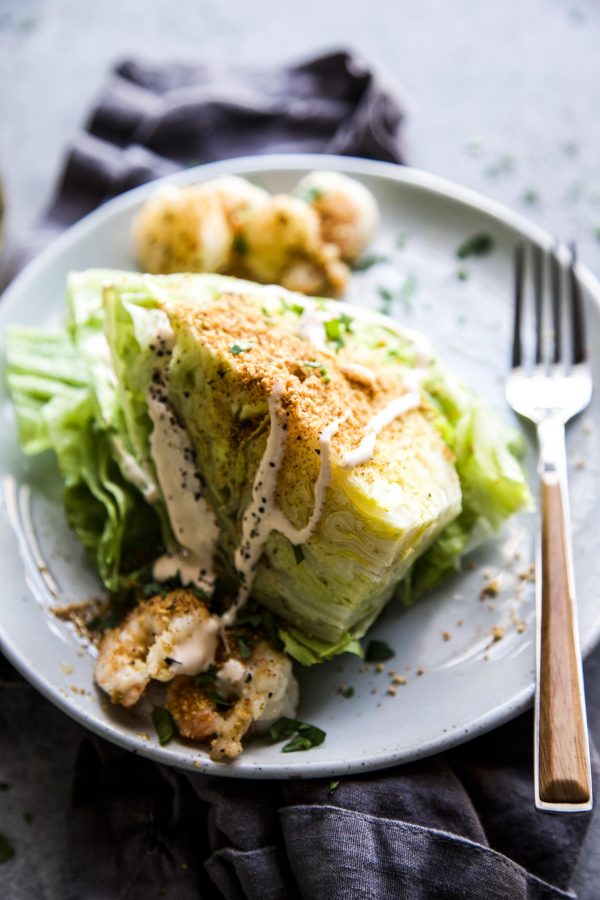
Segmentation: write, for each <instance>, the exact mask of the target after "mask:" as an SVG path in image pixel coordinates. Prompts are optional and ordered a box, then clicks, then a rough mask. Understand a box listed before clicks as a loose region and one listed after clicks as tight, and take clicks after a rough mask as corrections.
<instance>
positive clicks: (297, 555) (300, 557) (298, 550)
mask: <svg viewBox="0 0 600 900" xmlns="http://www.w3.org/2000/svg"><path fill="white" fill-rule="evenodd" d="M292 549H293V551H294V559H295V560H296V565H297V566H299V565H300V563H301V562H304V551H303V550H302V547H301V546H300V544H293V545H292Z"/></svg>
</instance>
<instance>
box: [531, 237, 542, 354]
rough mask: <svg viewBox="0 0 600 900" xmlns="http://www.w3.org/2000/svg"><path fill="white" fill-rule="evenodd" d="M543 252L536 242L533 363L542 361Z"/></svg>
mask: <svg viewBox="0 0 600 900" xmlns="http://www.w3.org/2000/svg"><path fill="white" fill-rule="evenodd" d="M543 290H544V254H543V251H542V248H541V247H538V246H537V244H536V246H535V247H534V248H533V299H534V308H535V364H536V366H539V365H540V363H542V362H543V361H544V307H543Z"/></svg>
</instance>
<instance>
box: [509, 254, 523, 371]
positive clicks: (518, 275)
mask: <svg viewBox="0 0 600 900" xmlns="http://www.w3.org/2000/svg"><path fill="white" fill-rule="evenodd" d="M514 263H515V264H514V273H515V285H514V289H515V309H514V319H513V342H512V367H513V369H516V368H518V366H520V365H521V362H522V347H521V319H522V318H523V284H524V281H525V246H524V244H522V243H521V242H520V241H519V242H518V243H516V244H515V256H514Z"/></svg>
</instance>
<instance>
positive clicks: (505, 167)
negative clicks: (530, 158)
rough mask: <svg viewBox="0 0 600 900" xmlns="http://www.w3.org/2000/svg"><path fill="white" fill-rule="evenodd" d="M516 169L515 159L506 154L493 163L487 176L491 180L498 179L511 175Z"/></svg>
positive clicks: (487, 170) (487, 171) (488, 169)
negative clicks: (501, 176)
mask: <svg viewBox="0 0 600 900" xmlns="http://www.w3.org/2000/svg"><path fill="white" fill-rule="evenodd" d="M514 168H515V160H514V157H512V156H510V154H508V153H505V154H504V155H503V156H501V157H500V158H499V159H498V160H496V162H495V163H492V165H491V166H489V167H488V168H487V169H486V173H485V174H486V175H488V176H489V177H490V178H498V176H499V175H510V173H511V172H512V171H513V170H514Z"/></svg>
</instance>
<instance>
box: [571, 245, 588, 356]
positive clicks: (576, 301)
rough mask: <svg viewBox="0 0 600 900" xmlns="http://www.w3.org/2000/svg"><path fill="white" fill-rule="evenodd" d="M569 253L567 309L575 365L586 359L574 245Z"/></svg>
mask: <svg viewBox="0 0 600 900" xmlns="http://www.w3.org/2000/svg"><path fill="white" fill-rule="evenodd" d="M569 250H570V253H571V261H570V263H569V307H570V314H571V333H572V343H573V362H574V363H575V364H577V363H582V362H585V360H586V359H587V348H586V344H585V319H584V313H583V303H582V300H581V289H580V287H579V282H578V280H577V276H576V274H575V264H576V262H577V251H576V249H575V244H571V245H570V246H569Z"/></svg>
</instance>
